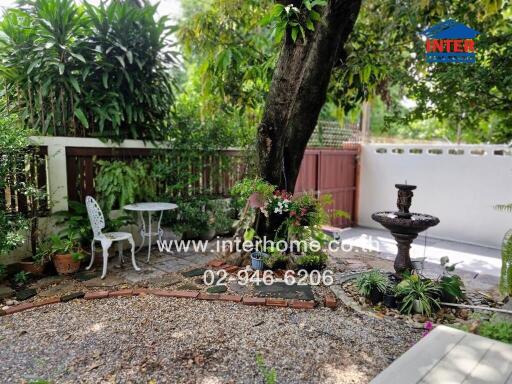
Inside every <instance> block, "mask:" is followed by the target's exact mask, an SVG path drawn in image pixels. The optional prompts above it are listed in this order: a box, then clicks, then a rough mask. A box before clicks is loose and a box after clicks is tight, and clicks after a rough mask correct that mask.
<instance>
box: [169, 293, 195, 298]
mask: <svg viewBox="0 0 512 384" xmlns="http://www.w3.org/2000/svg"><path fill="white" fill-rule="evenodd" d="M168 292H169V296H171V297H179V298H184V299H195V298H196V297H197V296H199V292H198V291H168Z"/></svg>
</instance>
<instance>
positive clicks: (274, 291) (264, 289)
mask: <svg viewBox="0 0 512 384" xmlns="http://www.w3.org/2000/svg"><path fill="white" fill-rule="evenodd" d="M254 292H256V296H259V297H276V298H279V299H296V300H314V299H315V296H314V295H313V290H312V289H311V286H309V285H288V284H286V283H284V282H275V283H274V284H271V285H265V284H263V283H261V284H259V285H256V284H254Z"/></svg>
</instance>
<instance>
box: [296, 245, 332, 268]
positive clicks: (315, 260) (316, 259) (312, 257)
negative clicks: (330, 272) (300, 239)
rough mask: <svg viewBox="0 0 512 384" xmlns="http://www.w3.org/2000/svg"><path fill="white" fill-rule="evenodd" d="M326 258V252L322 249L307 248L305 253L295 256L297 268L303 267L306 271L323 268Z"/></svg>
mask: <svg viewBox="0 0 512 384" xmlns="http://www.w3.org/2000/svg"><path fill="white" fill-rule="evenodd" d="M328 258H329V257H328V256H327V253H325V252H324V251H311V250H309V251H308V252H307V253H306V254H305V255H303V256H300V257H298V258H297V260H296V264H297V266H298V268H299V269H305V270H308V271H311V270H322V269H324V268H325V265H326V262H327V259H328Z"/></svg>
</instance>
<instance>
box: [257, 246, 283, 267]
mask: <svg viewBox="0 0 512 384" xmlns="http://www.w3.org/2000/svg"><path fill="white" fill-rule="evenodd" d="M266 251H267V252H268V254H269V255H268V256H267V257H265V258H264V259H263V264H265V266H266V267H267V268H269V269H280V268H285V267H286V263H288V256H286V255H285V254H283V253H282V252H280V251H278V250H277V249H274V248H272V249H269V250H266Z"/></svg>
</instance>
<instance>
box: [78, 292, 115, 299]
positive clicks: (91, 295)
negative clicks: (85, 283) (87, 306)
mask: <svg viewBox="0 0 512 384" xmlns="http://www.w3.org/2000/svg"><path fill="white" fill-rule="evenodd" d="M108 293H109V292H108V291H92V292H87V293H86V294H85V296H84V299H85V300H95V299H105V298H107V297H108Z"/></svg>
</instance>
